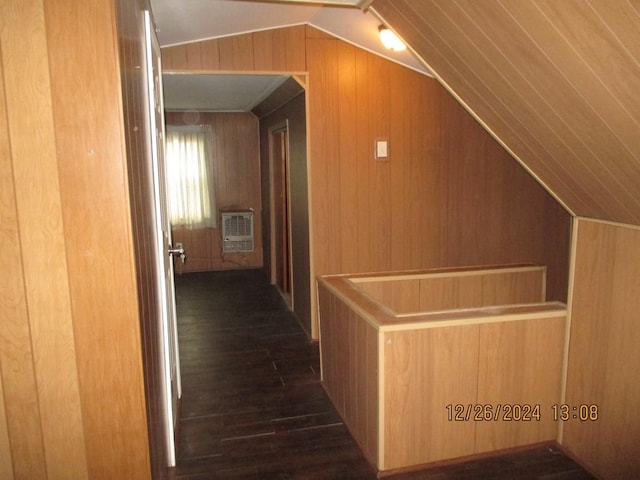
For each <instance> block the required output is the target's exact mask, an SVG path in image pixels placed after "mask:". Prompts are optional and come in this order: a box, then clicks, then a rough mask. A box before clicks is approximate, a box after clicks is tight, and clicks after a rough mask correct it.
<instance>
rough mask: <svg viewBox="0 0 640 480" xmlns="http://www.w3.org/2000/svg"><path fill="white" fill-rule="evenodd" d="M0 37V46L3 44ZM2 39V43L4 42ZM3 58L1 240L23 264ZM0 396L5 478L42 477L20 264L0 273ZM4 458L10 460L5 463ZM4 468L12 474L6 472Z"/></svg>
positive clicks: (0, 88)
mask: <svg viewBox="0 0 640 480" xmlns="http://www.w3.org/2000/svg"><path fill="white" fill-rule="evenodd" d="M4 42H6V40H5V39H4V38H2V37H0V46H2V47H3V48H7V47H8V46H7V44H6V43H4ZM3 44H4V45H3ZM3 69H4V65H3V63H1V62H0V112H2V114H0V242H1V243H2V245H13V246H14V249H15V251H14V254H13V256H12V258H13V260H14V262H15V264H16V265H22V262H23V259H22V247H21V245H20V234H19V225H18V217H17V210H16V208H17V206H16V197H15V185H14V178H13V165H12V152H11V145H10V139H9V130H8V128H9V126H8V118H7V112H8V110H7V106H6V104H5V98H7V97H6V93H5V88H4V76H3V74H2V71H3ZM0 317H2V318H3V324H2V329H0V373H1V379H0V381H1V382H2V389H3V395H2V396H1V397H0V400H1V402H2V410H3V412H4V416H5V418H6V428H7V435H8V440H9V442H10V444H9V445H7V448H6V450H4V453H5V455H6V456H7V458H5V457H4V456H3V467H2V471H3V472H6V473H7V478H9V479H13V478H14V477H13V475H14V474H15V477H16V478H18V479H20V478H44V477H45V475H46V466H45V459H44V448H43V438H42V428H41V421H40V412H39V410H38V393H37V387H36V378H35V371H34V365H33V350H32V344H31V333H30V331H29V312H28V308H27V300H26V286H25V283H24V274H23V271H22V269H21V268H16V269H15V271H14V272H13V273H12V274H11V275H9V274H7V275H1V276H0ZM5 462H9V463H8V465H6V464H5ZM9 470H10V471H11V474H10V475H8V473H9Z"/></svg>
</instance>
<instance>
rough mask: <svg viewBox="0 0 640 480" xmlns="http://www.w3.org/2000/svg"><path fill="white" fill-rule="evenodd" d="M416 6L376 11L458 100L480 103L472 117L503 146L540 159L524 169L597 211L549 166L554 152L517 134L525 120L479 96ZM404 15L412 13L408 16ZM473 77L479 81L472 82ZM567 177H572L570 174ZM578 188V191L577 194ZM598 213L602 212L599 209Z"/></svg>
mask: <svg viewBox="0 0 640 480" xmlns="http://www.w3.org/2000/svg"><path fill="white" fill-rule="evenodd" d="M413 6H414V5H411V4H409V3H408V2H402V1H399V2H393V4H391V3H390V2H389V3H388V2H385V1H384V0H382V1H380V0H379V1H378V2H376V4H375V7H376V11H377V12H378V13H379V14H381V15H382V16H383V17H384V18H388V19H389V20H391V19H393V22H392V23H393V24H394V26H395V25H398V26H400V25H402V26H403V28H401V31H402V34H403V37H405V38H406V39H407V40H409V41H410V44H411V45H414V46H415V47H416V49H418V50H419V51H420V53H421V54H423V55H424V52H425V51H426V52H427V55H425V57H426V56H428V58H429V62H430V68H432V67H433V66H436V65H437V68H436V69H435V70H436V73H437V74H438V76H439V80H440V81H441V83H443V84H444V85H445V87H446V88H448V89H449V91H450V92H451V93H452V94H453V95H454V97H455V98H457V99H458V100H459V101H461V103H463V104H464V105H465V106H467V105H466V103H465V101H464V100H461V99H467V98H470V97H471V98H476V99H479V100H480V102H479V103H476V104H475V105H474V107H475V108H474V110H473V111H472V114H473V115H474V116H475V117H476V118H477V119H478V120H479V121H480V123H481V124H483V125H484V126H485V128H487V130H489V131H490V132H492V133H494V132H495V131H496V130H495V127H496V126H497V127H498V130H499V131H501V132H502V133H503V135H502V136H501V137H499V138H498V140H499V141H500V143H501V144H502V145H503V146H506V145H508V146H509V148H508V151H509V152H510V153H511V154H512V155H513V156H514V157H515V158H516V159H519V158H520V156H521V154H522V153H523V152H525V153H526V154H527V156H529V157H531V156H535V157H536V162H537V163H535V165H536V167H537V168H536V171H535V172H533V171H532V170H531V168H530V166H527V165H524V164H523V166H524V168H525V169H526V170H528V171H529V172H530V173H531V174H532V176H534V177H535V178H536V179H538V181H539V182H540V183H541V184H543V185H545V186H546V188H547V189H548V190H549V191H550V193H551V194H552V195H554V196H555V193H554V192H555V191H562V192H563V194H564V197H565V198H566V199H568V200H570V201H571V203H572V205H573V208H574V209H575V208H576V207H578V208H577V211H593V210H592V209H589V204H588V203H585V202H584V199H585V198H587V197H588V196H589V193H588V191H587V190H584V189H582V188H581V186H580V185H577V184H569V183H567V182H565V181H564V180H563V179H562V178H561V177H559V176H558V175H557V172H555V171H554V170H552V169H551V168H549V167H548V166H547V165H546V163H545V159H546V158H551V154H550V152H545V154H544V155H543V156H540V155H539V153H540V151H544V146H543V145H540V144H539V142H538V139H537V138H536V137H534V136H531V135H529V133H528V132H527V131H526V129H525V128H520V129H518V130H517V131H516V129H514V128H513V125H514V124H520V122H521V120H520V119H519V118H514V119H512V118H510V119H509V120H508V121H507V120H505V119H504V118H503V117H504V115H502V114H500V113H499V112H497V111H496V110H495V108H494V104H493V103H491V102H487V101H485V96H489V97H492V96H493V95H494V94H493V93H492V92H490V91H488V90H487V91H486V92H485V95H481V94H479V93H478V91H477V89H478V88H483V87H484V86H483V85H482V84H481V83H480V82H479V80H477V79H475V78H474V77H475V73H474V72H473V71H471V70H469V69H468V68H467V66H466V65H465V64H464V63H463V62H460V61H458V62H456V64H455V66H454V65H453V63H452V62H451V61H450V60H451V59H452V58H454V57H456V54H455V52H453V51H451V50H450V49H449V47H448V46H447V45H446V44H440V43H434V40H437V38H438V35H437V34H436V32H434V31H433V30H432V29H431V28H430V26H429V25H428V24H426V23H420V22H421V21H422V22H424V19H422V14H426V15H427V16H430V14H431V13H432V12H430V11H425V10H421V12H422V13H419V12H417V11H416V10H415V9H414V8H413ZM403 12H408V14H406V15H405V14H404V13H403ZM396 28H397V27H396ZM472 78H474V80H477V81H471V79H472ZM445 79H447V80H450V79H455V81H456V84H455V87H453V86H452V85H450V84H449V83H447V81H446V80H445ZM495 103H496V104H497V103H500V100H499V99H498V98H496V99H495ZM487 118H491V119H492V124H488V123H487V122H486V121H485V120H486V119H487ZM480 119H482V120H480ZM505 140H506V142H505ZM530 145H536V146H537V147H538V148H537V149H535V150H533V151H532V150H531V149H530ZM536 152H537V153H536ZM520 163H522V162H520ZM565 177H569V176H568V175H567V176H565ZM541 178H544V181H542V180H541ZM574 189H577V190H578V191H577V192H576V191H574ZM556 198H557V199H558V201H559V202H560V203H563V204H564V205H565V208H567V209H568V207H566V205H567V204H566V203H565V202H564V201H563V200H562V199H560V198H558V197H556ZM596 205H597V204H596ZM568 210H569V209H568ZM596 210H598V209H597V207H596Z"/></svg>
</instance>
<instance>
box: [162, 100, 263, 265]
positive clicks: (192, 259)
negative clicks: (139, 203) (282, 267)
mask: <svg viewBox="0 0 640 480" xmlns="http://www.w3.org/2000/svg"><path fill="white" fill-rule="evenodd" d="M198 115H199V117H198V123H199V124H203V125H209V126H211V129H212V134H213V152H212V153H213V158H212V162H213V165H212V167H213V171H214V188H215V197H216V208H217V215H218V222H217V225H216V227H215V228H205V229H199V230H185V229H174V230H173V242H174V244H175V243H177V242H180V243H183V244H184V247H185V251H186V253H187V262H186V263H185V264H184V265H183V264H181V263H179V262H176V271H177V272H178V273H186V272H197V271H208V270H220V269H228V268H256V267H261V266H262V265H263V249H262V216H261V215H260V212H261V210H262V198H261V195H260V146H259V140H260V133H259V123H258V120H257V119H256V118H255V117H254V116H253V115H252V114H251V113H207V112H200V113H199V114H198ZM187 118H188V116H187V115H185V114H184V113H183V112H167V114H166V123H167V125H184V124H186V123H188V120H187ZM249 208H253V210H254V212H255V214H254V217H253V222H254V233H255V243H254V247H255V248H254V251H253V252H250V253H249V252H247V253H226V254H224V255H223V254H222V241H221V238H222V233H221V228H222V227H221V225H220V212H223V211H230V210H246V209H249Z"/></svg>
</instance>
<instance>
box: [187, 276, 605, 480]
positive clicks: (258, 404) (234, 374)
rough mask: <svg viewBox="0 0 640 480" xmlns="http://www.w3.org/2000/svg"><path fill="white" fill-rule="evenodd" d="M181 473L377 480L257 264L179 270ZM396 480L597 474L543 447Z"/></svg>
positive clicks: (559, 478) (558, 479) (569, 479)
mask: <svg viewBox="0 0 640 480" xmlns="http://www.w3.org/2000/svg"><path fill="white" fill-rule="evenodd" d="M176 294H177V305H178V322H179V328H178V330H179V339H180V359H181V368H182V388H183V395H182V403H181V415H180V425H179V433H178V466H177V468H176V472H175V473H176V478H177V479H178V480H204V479H207V480H209V479H225V480H233V479H323V480H334V479H336V480H338V479H340V480H342V479H344V480H347V479H375V478H376V474H375V472H374V470H373V469H372V468H371V467H370V466H369V464H368V463H367V461H366V460H365V459H364V457H363V456H362V453H361V452H360V450H359V448H358V447H357V445H356V444H355V442H354V441H353V439H352V438H351V436H350V435H349V432H348V431H347V429H346V427H345V426H344V425H343V423H342V421H341V419H340V417H339V416H338V415H337V413H336V411H335V410H334V408H333V406H332V405H331V403H330V402H329V400H328V398H327V397H326V395H325V393H324V391H323V389H322V387H321V385H320V383H319V382H320V375H319V373H320V365H319V354H318V346H317V344H315V343H312V342H310V341H309V339H308V338H307V336H306V334H305V333H304V332H303V331H302V329H301V328H300V327H299V325H298V323H297V322H296V320H295V319H294V318H293V316H292V315H291V313H290V312H289V311H288V310H287V308H286V306H285V304H284V302H283V301H282V299H281V297H280V295H279V294H278V293H277V292H276V291H275V289H274V287H272V286H271V285H269V284H268V282H267V280H266V277H265V276H264V274H263V273H262V272H261V271H259V270H243V271H228V272H211V273H191V274H185V275H181V276H177V277H176ZM387 478H392V479H394V480H418V479H425V480H426V479H430V480H436V479H437V480H445V479H446V480H450V479H456V480H457V479H505V480H506V479H540V480H543V479H544V480H582V479H592V478H594V477H592V476H590V475H588V474H587V473H586V472H585V471H584V470H582V469H581V468H580V467H579V466H578V465H576V464H575V463H574V462H573V461H572V460H570V459H569V458H567V457H566V456H565V455H563V454H562V453H561V452H559V451H554V450H553V449H549V448H545V447H543V448H535V449H533V450H531V451H526V452H516V453H510V454H508V455H502V456H499V457H494V458H486V459H482V460H476V461H472V462H465V463H461V464H457V465H447V466H440V467H437V468H431V469H428V470H424V471H420V472H412V473H405V474H398V475H393V476H391V477H387Z"/></svg>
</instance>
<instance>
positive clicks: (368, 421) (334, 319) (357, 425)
mask: <svg viewBox="0 0 640 480" xmlns="http://www.w3.org/2000/svg"><path fill="white" fill-rule="evenodd" d="M318 291H319V295H318V298H319V300H318V301H319V304H320V306H321V307H320V308H321V312H322V314H323V315H322V319H321V322H320V330H321V336H320V338H321V340H320V341H321V352H322V355H321V362H322V381H323V387H324V389H325V390H326V392H327V394H328V395H329V397H330V398H331V401H332V402H333V403H334V405H335V406H336V409H337V410H338V412H339V413H340V415H341V416H342V417H343V418H344V419H345V420H346V423H347V425H348V427H349V429H350V430H351V432H352V433H353V435H354V438H355V439H356V441H357V442H358V444H359V445H360V447H361V448H362V450H363V452H364V454H365V457H366V458H367V459H368V460H369V462H371V463H372V464H376V463H377V461H378V432H379V426H378V407H379V405H378V388H379V386H378V360H377V359H378V355H379V352H378V332H377V330H376V329H375V328H374V327H373V326H371V325H369V324H368V323H366V322H365V321H363V319H362V318H360V317H359V315H358V314H357V313H356V312H355V311H353V310H352V309H350V308H349V307H348V305H346V304H345V303H344V302H342V301H341V300H339V299H338V298H337V297H336V296H335V295H333V293H331V292H330V291H329V290H328V289H327V288H326V287H324V286H323V285H319V287H318Z"/></svg>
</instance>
